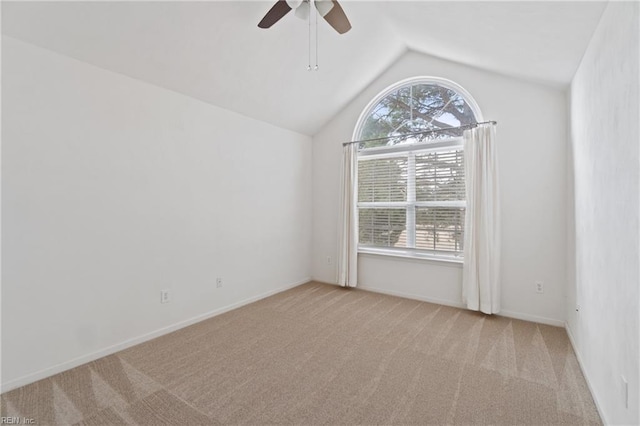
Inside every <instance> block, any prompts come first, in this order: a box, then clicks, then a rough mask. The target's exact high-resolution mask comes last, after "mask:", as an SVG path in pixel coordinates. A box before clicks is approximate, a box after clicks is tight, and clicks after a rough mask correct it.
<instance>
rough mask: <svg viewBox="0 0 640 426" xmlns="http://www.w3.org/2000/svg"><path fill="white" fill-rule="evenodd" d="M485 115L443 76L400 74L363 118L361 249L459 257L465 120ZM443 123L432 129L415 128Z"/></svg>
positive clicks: (359, 125)
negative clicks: (398, 79) (412, 76)
mask: <svg viewBox="0 0 640 426" xmlns="http://www.w3.org/2000/svg"><path fill="white" fill-rule="evenodd" d="M479 121H482V116H481V113H480V109H479V108H478V106H477V104H476V103H475V101H474V100H473V98H472V97H471V96H470V95H469V94H468V93H467V92H466V91H465V90H464V89H463V88H462V87H460V86H458V85H457V84H455V83H453V82H451V81H449V80H445V79H440V78H432V77H421V78H413V79H409V80H404V81H401V82H399V83H397V84H395V85H393V86H391V87H389V88H387V89H386V90H384V91H383V92H382V93H380V94H379V95H378V96H376V98H374V99H373V100H372V101H371V102H370V103H369V105H368V106H367V107H366V108H365V110H364V111H363V113H362V114H361V116H360V119H359V120H358V123H357V125H356V129H355V132H354V139H355V140H360V141H362V142H360V145H359V150H358V186H357V188H358V200H357V201H358V202H357V207H358V220H359V225H358V231H359V246H358V247H359V251H360V252H373V253H379V254H394V255H411V256H427V257H440V258H442V257H446V258H450V259H451V258H453V259H455V258H457V259H461V258H462V251H463V241H464V216H465V209H466V205H465V180H464V152H463V146H462V132H463V129H459V127H460V126H464V125H470V124H474V123H477V122H479ZM431 130H439V131H438V132H434V133H418V134H416V132H425V131H431Z"/></svg>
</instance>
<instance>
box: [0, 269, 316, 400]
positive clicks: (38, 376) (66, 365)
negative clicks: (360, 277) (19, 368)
mask: <svg viewBox="0 0 640 426" xmlns="http://www.w3.org/2000/svg"><path fill="white" fill-rule="evenodd" d="M309 281H311V278H305V279H303V280H300V281H297V282H294V283H291V284H288V285H285V286H283V287H279V288H277V289H275V290H270V291H268V292H266V293H262V294H259V295H257V296H254V297H250V298H248V299H244V300H241V301H239V302H236V303H232V304H231V305H227V306H223V307H221V308H218V309H214V310H213V311H209V312H206V313H204V314H200V315H197V316H195V317H192V318H189V319H187V320H184V321H180V322H177V323H175V324H172V325H170V326H167V327H163V328H160V329H158V330H155V331H152V332H150V333H146V334H143V335H142V336H138V337H134V338H132V339H129V340H125V341H124V342H121V343H117V344H115V345H111V346H109V347H106V348H104V349H101V350H98V351H96V352H92V353H90V354H87V355H83V356H80V357H78V358H74V359H72V360H70V361H66V362H63V363H61V364H58V365H54V366H53V367H48V368H45V369H43V370H40V371H37V372H35V373H31V374H27V375H25V376H22V377H19V378H17V379H14V380H11V381H8V382H6V383H2V385H0V393H4V392H8V391H10V390H12V389H16V388H19V387H21V386H24V385H28V384H30V383H33V382H37V381H38V380H42V379H46V378H47V377H50V376H53V375H55V374H58V373H62V372H63V371H66V370H69V369H72V368H75V367H78V366H80V365H83V364H86V363H88V362H91V361H95V360H96V359H99V358H102V357H105V356H108V355H112V354H114V353H116V352H119V351H121V350H124V349H127V348H130V347H132V346H135V345H138V344H140V343H144V342H146V341H148V340H151V339H155V338H156V337H160V336H163V335H165V334H168V333H171V332H174V331H176V330H179V329H181V328H184V327H187V326H190V325H192V324H195V323H198V322H200V321H204V320H206V319H209V318H212V317H215V316H217V315H220V314H223V313H225V312H229V311H231V310H233V309H237V308H239V307H241V306H244V305H248V304H250V303H253V302H257V301H258V300H261V299H264V298H267V297H269V296H273V295H274V294H277V293H281V292H283V291H285V290H289V289H291V288H293V287H297V286H299V285H302V284H305V283H307V282H309Z"/></svg>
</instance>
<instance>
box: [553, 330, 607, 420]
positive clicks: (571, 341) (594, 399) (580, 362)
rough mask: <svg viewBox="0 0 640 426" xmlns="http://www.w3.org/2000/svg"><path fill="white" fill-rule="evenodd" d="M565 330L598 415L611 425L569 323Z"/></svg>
mask: <svg viewBox="0 0 640 426" xmlns="http://www.w3.org/2000/svg"><path fill="white" fill-rule="evenodd" d="M564 329H565V330H566V331H567V336H569V342H570V343H571V347H572V348H573V353H575V354H576V359H577V360H578V365H579V366H580V371H582V375H583V376H584V380H585V381H586V382H587V387H588V388H589V392H591V397H592V398H593V402H594V404H596V410H598V414H599V415H600V420H602V423H603V424H605V425H609V424H611V423H609V422H608V421H607V416H605V415H604V411H603V410H602V406H601V405H600V403H598V398H596V393H595V392H594V391H593V386H591V381H590V380H589V376H588V375H587V370H585V368H584V363H583V362H582V356H581V355H580V352H579V351H578V347H577V345H576V341H575V339H574V338H573V333H571V327H569V323H568V322H565V323H564Z"/></svg>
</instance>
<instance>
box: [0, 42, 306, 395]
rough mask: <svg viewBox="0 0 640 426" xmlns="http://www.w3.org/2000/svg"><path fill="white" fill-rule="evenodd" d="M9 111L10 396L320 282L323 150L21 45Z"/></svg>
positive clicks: (6, 77) (8, 64) (14, 47)
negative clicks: (318, 210)
mask: <svg viewBox="0 0 640 426" xmlns="http://www.w3.org/2000/svg"><path fill="white" fill-rule="evenodd" d="M2 104H3V105H2V106H3V108H2V123H3V126H2V142H3V146H2V150H3V152H2V154H3V155H2V207H3V212H2V213H3V214H2V229H3V234H2V246H3V251H2V255H3V256H2V266H3V270H2V383H3V391H5V390H8V389H10V388H12V387H15V386H17V385H20V384H24V383H26V382H29V381H33V380H35V379H38V378H41V377H43V376H46V375H49V374H52V373H54V372H57V371H60V370H61V369H65V368H69V367H72V366H74V365H76V364H79V363H82V362H84V361H87V360H89V359H91V358H93V357H96V356H98V355H101V354H105V353H107V352H110V351H113V350H115V349H117V348H121V347H122V346H126V345H128V344H131V343H133V342H135V341H139V339H140V338H145V336H146V337H149V336H151V335H154V333H158V332H160V333H161V332H163V331H167V329H164V330H162V329H163V328H165V327H169V329H171V327H175V326H176V325H177V324H180V323H181V322H183V321H188V320H190V319H193V318H194V317H199V316H203V315H204V316H206V315H207V314H210V313H212V312H215V311H219V310H223V309H226V308H228V307H230V306H233V305H235V304H238V303H241V302H243V301H246V300H247V299H255V298H257V297H260V296H262V295H265V294H269V293H272V292H275V291H277V290H279V289H282V288H283V287H286V286H290V285H294V284H299V283H301V282H304V281H307V280H308V277H309V276H310V264H309V259H310V256H311V254H310V253H311V241H310V237H311V231H310V230H311V219H310V218H311V196H310V191H311V172H310V167H311V139H310V138H309V137H308V136H303V135H300V134H297V133H294V132H291V131H288V130H283V129H280V128H278V127H274V126H272V125H269V124H266V123H263V122H259V121H256V120H253V119H249V118H246V117H243V116H241V115H238V114H236V113H232V112H229V111H227V110H224V109H221V108H217V107H214V106H212V105H208V104H205V103H203V102H200V101H197V100H194V99H191V98H188V97H185V96H183V95H179V94H176V93H174V92H170V91H167V90H164V89H160V88H158V87H155V86H152V85H149V84H146V83H143V82H140V81H137V80H134V79H131V78H128V77H124V76H122V75H119V74H115V73H112V72H108V71H105V70H102V69H99V68H96V67H93V66H90V65H87V64H85V63H82V62H79V61H76V60H73V59H70V58H67V57H64V56H61V55H58V54H56V53H53V52H50V51H47V50H43V49H41V48H38V47H35V46H32V45H29V44H26V43H23V42H21V41H18V40H15V39H11V38H7V37H3V40H2ZM216 277H222V278H223V287H222V288H219V289H218V288H216V285H215V279H216ZM161 289H170V290H171V292H172V298H173V300H172V301H171V302H170V303H168V304H160V303H159V302H160V294H159V293H160V290H161ZM149 333H151V334H149ZM132 339H133V340H132ZM136 339H138V340H136Z"/></svg>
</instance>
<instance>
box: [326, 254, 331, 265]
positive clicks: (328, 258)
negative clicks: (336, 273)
mask: <svg viewBox="0 0 640 426" xmlns="http://www.w3.org/2000/svg"><path fill="white" fill-rule="evenodd" d="M326 261H327V265H331V262H332V261H331V256H327V259H326Z"/></svg>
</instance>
